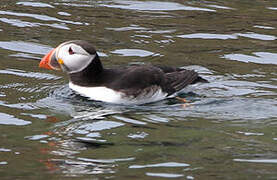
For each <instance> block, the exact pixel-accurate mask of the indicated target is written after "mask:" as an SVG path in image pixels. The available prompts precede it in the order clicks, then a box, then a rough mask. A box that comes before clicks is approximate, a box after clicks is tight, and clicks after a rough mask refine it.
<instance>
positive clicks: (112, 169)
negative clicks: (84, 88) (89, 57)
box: [0, 0, 277, 179]
mask: <svg viewBox="0 0 277 180" xmlns="http://www.w3.org/2000/svg"><path fill="white" fill-rule="evenodd" d="M276 17H277V2H275V1H257V0H256V1H253V0H251V1H248V0H244V1H237V0H231V1H219V0H216V1H124V0H110V1H106V0H104V1H82V0H56V1H46V0H38V1H15V0H11V1H10V0H1V2H0V54H1V60H0V137H1V138H0V179H277V173H276V172H277V166H276V165H277V164H276V163H277V134H276V132H277V131H276V127H277V101H276V100H277V83H276V82H277V73H276V72H277V66H276V65H277V46H276V39H277V29H276V28H277V21H276ZM72 39H84V40H89V41H90V42H92V43H93V44H94V45H95V47H96V48H97V50H98V52H99V54H100V58H101V59H102V62H103V64H104V65H105V66H107V67H110V66H123V65H128V64H132V63H138V64H142V63H152V64H163V65H170V66H176V67H177V66H178V67H184V68H189V69H194V70H196V71H198V72H199V73H200V74H201V76H203V77H205V78H206V79H208V80H209V81H210V83H208V84H199V85H197V86H195V87H193V92H191V91H190V90H188V91H187V92H186V93H185V94H184V96H185V97H186V98H187V99H188V100H189V101H190V103H189V104H184V103H182V102H180V101H178V100H176V99H168V100H164V101H161V102H157V103H153V104H147V105H141V106H117V105H112V104H105V103H101V102H93V101H89V100H87V99H85V98H83V97H80V96H78V95H76V94H74V92H72V91H71V90H70V89H69V88H68V85H67V82H68V79H67V77H66V76H65V75H64V74H63V73H62V72H59V71H48V70H44V69H39V68H38V63H39V60H40V59H41V57H42V56H43V55H44V54H46V53H47V52H48V51H49V50H50V49H51V48H54V47H56V46H57V45H59V44H60V43H62V42H64V41H68V40H72Z"/></svg>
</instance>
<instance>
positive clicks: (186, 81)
mask: <svg viewBox="0 0 277 180" xmlns="http://www.w3.org/2000/svg"><path fill="white" fill-rule="evenodd" d="M165 79H166V80H165V84H166V85H165V89H166V91H167V92H168V95H171V94H174V93H175V92H178V91H180V90H182V89H183V88H184V87H186V86H188V85H190V84H194V83H197V82H198V81H200V80H201V79H202V78H201V77H200V76H199V75H198V73H197V72H195V71H193V70H182V71H177V72H172V73H166V74H165Z"/></svg>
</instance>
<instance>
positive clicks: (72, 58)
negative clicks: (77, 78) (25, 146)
mask: <svg viewBox="0 0 277 180" xmlns="http://www.w3.org/2000/svg"><path fill="white" fill-rule="evenodd" d="M95 56H96V54H93V55H91V54H89V53H88V52H86V51H85V50H84V49H83V48H82V47H81V46H79V45H77V44H74V43H68V44H61V45H60V46H59V47H58V48H57V50H56V59H57V60H58V62H59V63H60V65H61V67H62V69H63V70H65V71H67V72H68V73H76V72H80V71H82V70H83V69H85V68H86V67H87V66H88V65H89V64H90V63H91V61H92V60H93V59H94V58H95Z"/></svg>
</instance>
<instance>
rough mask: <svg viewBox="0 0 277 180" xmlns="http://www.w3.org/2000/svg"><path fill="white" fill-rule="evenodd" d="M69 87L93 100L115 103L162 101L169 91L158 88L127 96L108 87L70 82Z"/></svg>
mask: <svg viewBox="0 0 277 180" xmlns="http://www.w3.org/2000/svg"><path fill="white" fill-rule="evenodd" d="M69 88H70V89H72V90H74V91H76V92H77V93H79V94H80V95H82V96H85V97H88V98H90V99H92V100H96V101H103V102H108V103H115V104H145V103H150V102H155V101H160V100H162V99H164V98H166V96H167V93H164V92H162V90H161V89H158V90H157V91H155V92H154V93H153V92H151V94H144V95H143V96H138V97H127V96H126V95H125V94H124V93H122V92H119V91H115V90H112V89H110V88H106V87H83V86H78V85H76V84H73V83H72V82H70V83H69Z"/></svg>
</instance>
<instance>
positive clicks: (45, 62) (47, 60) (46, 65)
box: [39, 49, 56, 69]
mask: <svg viewBox="0 0 277 180" xmlns="http://www.w3.org/2000/svg"><path fill="white" fill-rule="evenodd" d="M55 50H56V49H52V50H51V51H50V52H49V53H48V54H46V55H45V56H44V57H43V58H42V60H41V61H40V63H39V67H40V68H45V69H54V68H53V67H52V66H51V65H50V63H51V58H52V56H53V53H54V52H55Z"/></svg>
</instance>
